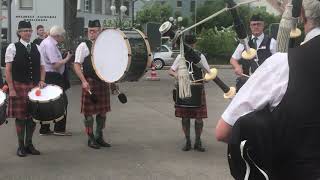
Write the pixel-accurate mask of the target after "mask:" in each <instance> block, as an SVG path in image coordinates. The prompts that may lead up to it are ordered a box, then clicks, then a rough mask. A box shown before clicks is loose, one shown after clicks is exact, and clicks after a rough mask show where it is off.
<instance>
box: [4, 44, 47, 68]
mask: <svg viewBox="0 0 320 180" xmlns="http://www.w3.org/2000/svg"><path fill="white" fill-rule="evenodd" d="M20 42H21V43H22V44H23V45H24V46H25V47H26V48H27V45H28V44H30V46H31V42H26V41H24V40H22V39H20ZM37 48H38V51H39V53H40V64H41V65H44V61H43V56H42V53H41V52H40V50H39V46H38V45H37ZM16 51H17V50H16V46H15V45H14V43H11V44H9V46H8V47H7V50H6V54H5V62H6V63H12V62H13V61H14V57H15V56H16Z"/></svg>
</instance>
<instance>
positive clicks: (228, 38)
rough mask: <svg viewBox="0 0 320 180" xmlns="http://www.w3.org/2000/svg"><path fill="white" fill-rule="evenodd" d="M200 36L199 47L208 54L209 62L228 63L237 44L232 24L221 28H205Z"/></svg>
mask: <svg viewBox="0 0 320 180" xmlns="http://www.w3.org/2000/svg"><path fill="white" fill-rule="evenodd" d="M199 37H200V38H199V40H198V42H197V48H198V49H199V50H200V51H201V52H202V53H204V54H206V56H207V58H208V60H209V63H223V64H226V63H228V61H229V58H230V55H231V54H232V52H233V51H234V49H235V47H236V45H237V43H236V41H235V32H234V31H233V30H232V27H231V26H230V27H229V28H222V29H221V30H218V28H216V27H215V28H211V29H208V30H203V31H202V32H201V34H200V35H199Z"/></svg>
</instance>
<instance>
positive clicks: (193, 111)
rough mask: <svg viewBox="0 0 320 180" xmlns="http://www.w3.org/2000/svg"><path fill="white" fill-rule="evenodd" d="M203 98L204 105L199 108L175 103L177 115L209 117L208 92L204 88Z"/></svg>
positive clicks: (198, 117) (197, 117)
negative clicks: (180, 105)
mask: <svg viewBox="0 0 320 180" xmlns="http://www.w3.org/2000/svg"><path fill="white" fill-rule="evenodd" d="M201 100H202V106H201V107H197V108H188V107H179V106H176V105H175V109H176V110H175V115H176V117H181V118H194V119H200V118H208V114H207V103H206V94H205V91H204V90H203V93H202V96H201Z"/></svg>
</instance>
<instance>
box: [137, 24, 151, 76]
mask: <svg viewBox="0 0 320 180" xmlns="http://www.w3.org/2000/svg"><path fill="white" fill-rule="evenodd" d="M133 30H136V31H137V32H138V33H139V34H140V36H141V37H142V38H143V41H144V43H145V45H146V47H147V53H148V62H147V64H146V67H145V69H144V70H146V69H147V68H148V67H151V64H152V59H151V57H152V53H151V46H150V43H149V41H147V39H148V36H147V35H145V34H144V33H143V32H142V31H140V30H139V29H135V28H133ZM142 77H143V76H141V77H140V78H139V79H141V78H142ZM139 79H138V80H139Z"/></svg>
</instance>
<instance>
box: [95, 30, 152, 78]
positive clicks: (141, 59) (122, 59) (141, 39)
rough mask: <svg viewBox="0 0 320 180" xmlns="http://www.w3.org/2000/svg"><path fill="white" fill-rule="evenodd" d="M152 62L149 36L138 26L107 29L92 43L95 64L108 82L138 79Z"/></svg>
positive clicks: (99, 75)
mask: <svg viewBox="0 0 320 180" xmlns="http://www.w3.org/2000/svg"><path fill="white" fill-rule="evenodd" d="M151 62H152V59H151V50H150V45H149V42H148V40H147V37H146V36H145V35H144V34H143V33H142V32H141V31H139V30H136V29H132V30H123V31H122V30H119V29H105V30H104V31H102V32H101V33H100V34H99V36H98V37H97V39H96V41H95V43H94V45H93V49H92V65H93V68H94V70H95V72H96V74H97V76H98V77H99V78H100V79H101V80H103V81H105V82H108V83H113V82H119V81H138V80H139V79H140V78H141V77H142V76H143V75H144V74H145V72H146V68H147V67H150V65H151Z"/></svg>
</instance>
